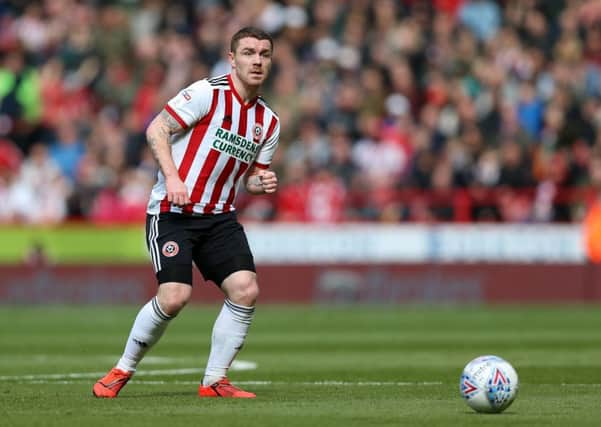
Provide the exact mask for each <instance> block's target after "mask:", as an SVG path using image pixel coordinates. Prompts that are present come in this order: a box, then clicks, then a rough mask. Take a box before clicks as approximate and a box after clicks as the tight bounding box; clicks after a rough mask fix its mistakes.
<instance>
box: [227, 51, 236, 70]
mask: <svg viewBox="0 0 601 427" xmlns="http://www.w3.org/2000/svg"><path fill="white" fill-rule="evenodd" d="M227 59H229V61H230V65H231V66H232V68H236V66H235V65H234V64H235V61H234V52H231V51H230V52H229V53H228V54H227Z"/></svg>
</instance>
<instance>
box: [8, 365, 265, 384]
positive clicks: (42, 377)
mask: <svg viewBox="0 0 601 427" xmlns="http://www.w3.org/2000/svg"><path fill="white" fill-rule="evenodd" d="M230 369H231V370H233V371H250V370H253V369H257V364H256V363H255V362H251V361H249V360H235V361H234V363H232V366H231V368H230ZM202 372H204V368H182V369H153V370H146V371H145V370H141V371H137V372H136V377H141V376H159V375H189V374H199V373H202ZM104 374H106V372H104V371H103V372H69V373H66V374H32V375H4V376H0V381H38V380H63V379H83V378H98V377H101V376H103V375H104Z"/></svg>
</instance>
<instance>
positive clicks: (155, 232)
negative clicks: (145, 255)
mask: <svg viewBox="0 0 601 427" xmlns="http://www.w3.org/2000/svg"><path fill="white" fill-rule="evenodd" d="M148 228H149V231H148V248H149V249H150V258H151V259H152V265H153V267H154V272H155V273H157V272H159V271H160V270H161V257H160V252H159V244H158V242H157V238H158V237H159V216H158V215H153V216H152V218H150V227H148Z"/></svg>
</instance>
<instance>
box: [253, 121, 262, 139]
mask: <svg viewBox="0 0 601 427" xmlns="http://www.w3.org/2000/svg"><path fill="white" fill-rule="evenodd" d="M262 136H263V126H261V125H260V124H259V123H255V126H254V128H253V139H254V141H255V142H259V141H260V140H261V137H262Z"/></svg>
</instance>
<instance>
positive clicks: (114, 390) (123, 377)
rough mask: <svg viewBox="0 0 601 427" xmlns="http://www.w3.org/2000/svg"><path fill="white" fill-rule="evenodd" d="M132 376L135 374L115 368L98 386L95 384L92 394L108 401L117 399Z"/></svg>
mask: <svg viewBox="0 0 601 427" xmlns="http://www.w3.org/2000/svg"><path fill="white" fill-rule="evenodd" d="M132 375H133V372H127V371H122V370H121V369H118V368H113V369H111V370H110V372H109V373H108V374H106V375H105V376H104V377H103V378H100V379H99V380H98V381H97V382H96V384H94V388H92V393H93V394H94V396H96V397H106V398H108V399H112V398H113V397H117V395H118V394H119V392H120V391H121V389H122V388H123V386H124V385H125V384H127V382H128V381H129V380H130V378H131V377H132Z"/></svg>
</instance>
